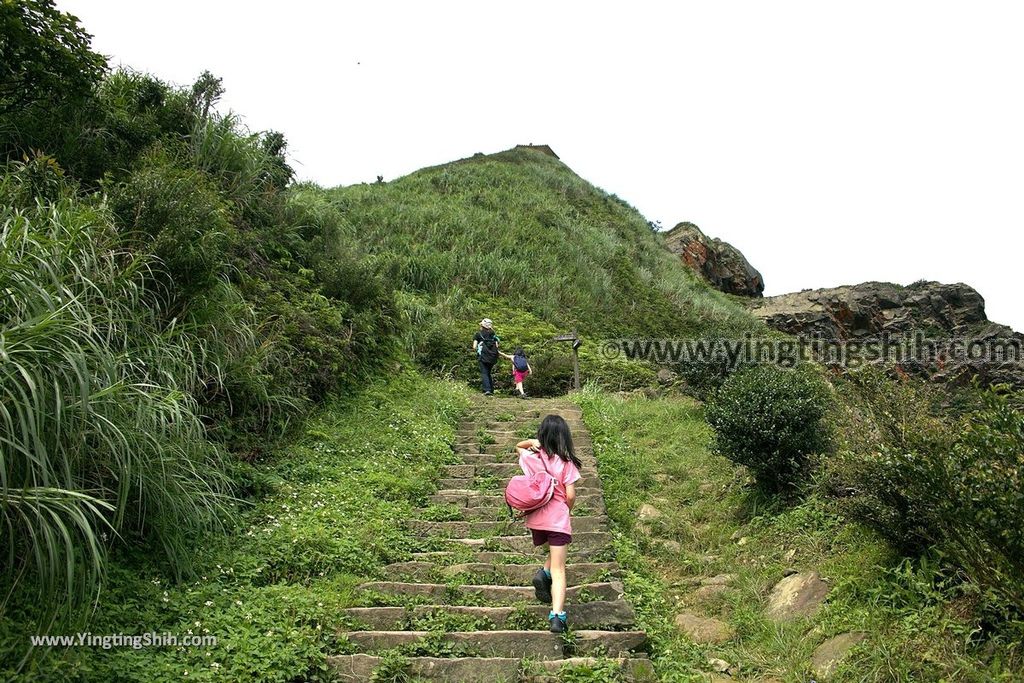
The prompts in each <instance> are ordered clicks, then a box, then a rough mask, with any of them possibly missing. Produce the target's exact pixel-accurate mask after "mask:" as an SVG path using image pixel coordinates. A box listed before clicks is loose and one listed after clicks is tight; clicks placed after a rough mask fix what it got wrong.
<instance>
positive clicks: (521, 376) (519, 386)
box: [498, 346, 533, 398]
mask: <svg viewBox="0 0 1024 683" xmlns="http://www.w3.org/2000/svg"><path fill="white" fill-rule="evenodd" d="M498 353H501V352H500V351H499V352H498ZM501 356H502V358H508V359H509V360H510V361H512V383H513V384H515V385H516V391H518V392H519V398H526V390H525V389H523V380H525V379H526V376H527V375H529V374H530V373H531V372H533V368H531V367H530V360H529V359H528V358H527V357H526V352H524V351H523V347H521V346H519V347H516V350H515V353H513V354H512V355H511V356H510V355H508V354H507V353H501Z"/></svg>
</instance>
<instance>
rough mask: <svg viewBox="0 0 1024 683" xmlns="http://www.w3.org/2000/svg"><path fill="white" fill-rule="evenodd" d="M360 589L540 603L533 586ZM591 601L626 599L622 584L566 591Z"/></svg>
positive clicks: (394, 584) (384, 585) (399, 584)
mask: <svg viewBox="0 0 1024 683" xmlns="http://www.w3.org/2000/svg"><path fill="white" fill-rule="evenodd" d="M359 588H360V590H366V591H376V592H378V593H385V594H388V595H401V596H405V597H419V598H430V599H431V600H437V601H439V602H444V603H446V604H451V605H459V604H464V602H465V601H466V600H470V601H473V602H475V601H477V600H487V601H489V602H493V603H495V604H500V605H510V604H514V603H517V602H530V603H534V604H535V603H536V597H535V596H534V594H533V586H495V585H465V586H449V585H447V584H443V583H408V582H405V581H369V582H367V583H363V584H360V585H359ZM581 594H582V595H585V596H586V597H587V598H588V599H590V600H618V599H620V598H621V597H622V583H620V582H618V581H607V582H601V583H586V584H583V585H580V586H571V587H570V588H568V589H567V590H566V592H565V595H566V602H567V603H568V604H570V605H571V604H572V603H573V602H575V601H576V599H577V597H578V596H580V595H581Z"/></svg>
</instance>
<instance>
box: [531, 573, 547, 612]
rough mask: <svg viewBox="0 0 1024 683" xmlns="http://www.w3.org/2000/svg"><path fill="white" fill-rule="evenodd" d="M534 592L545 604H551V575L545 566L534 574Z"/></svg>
mask: <svg viewBox="0 0 1024 683" xmlns="http://www.w3.org/2000/svg"><path fill="white" fill-rule="evenodd" d="M533 594H534V595H536V596H537V600H539V601H540V602H542V603H544V604H545V605H550V604H551V577H550V576H548V573H547V572H546V571H544V569H543V568H541V569H538V570H537V573H536V574H534V575H533Z"/></svg>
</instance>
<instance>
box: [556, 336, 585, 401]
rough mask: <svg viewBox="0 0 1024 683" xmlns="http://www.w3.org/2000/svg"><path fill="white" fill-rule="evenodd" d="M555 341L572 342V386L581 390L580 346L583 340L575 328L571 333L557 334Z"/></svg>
mask: <svg viewBox="0 0 1024 683" xmlns="http://www.w3.org/2000/svg"><path fill="white" fill-rule="evenodd" d="M555 341H559V342H562V341H567V342H572V386H573V388H574V389H576V390H577V391H579V388H580V347H581V346H583V340H582V339H580V338H579V337H578V336H577V335H576V330H575V329H574V330H573V331H572V332H570V333H569V334H559V335H556V336H555Z"/></svg>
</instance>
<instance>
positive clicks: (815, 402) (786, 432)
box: [707, 365, 829, 490]
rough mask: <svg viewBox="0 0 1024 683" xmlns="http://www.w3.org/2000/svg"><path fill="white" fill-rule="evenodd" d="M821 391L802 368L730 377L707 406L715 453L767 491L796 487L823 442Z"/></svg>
mask: <svg viewBox="0 0 1024 683" xmlns="http://www.w3.org/2000/svg"><path fill="white" fill-rule="evenodd" d="M826 387H827V385H826V384H825V383H824V381H823V380H822V379H821V378H820V377H819V376H818V375H816V374H815V373H814V371H813V370H812V369H810V368H809V367H807V366H801V368H800V369H798V370H784V369H781V368H778V367H775V366H769V365H764V366H758V367H753V368H750V369H747V370H744V371H741V372H738V373H736V374H734V375H732V376H731V377H729V379H728V380H726V381H725V383H724V384H723V385H722V386H721V388H720V389H719V390H718V391H717V392H715V394H714V395H713V397H712V399H711V401H710V402H709V403H708V406H707V416H708V421H709V422H710V423H711V426H712V427H714V429H715V433H716V437H717V445H718V449H719V450H720V451H721V452H722V454H723V455H725V456H726V457H727V458H729V459H730V460H732V461H733V462H737V463H740V464H742V465H746V466H747V467H749V468H750V469H751V471H752V472H753V473H754V476H755V477H756V478H757V480H758V482H759V483H760V484H762V485H763V486H765V487H766V488H768V489H770V490H778V489H781V488H785V487H787V486H790V485H792V484H794V483H796V481H797V480H798V479H799V478H800V477H801V476H802V475H804V474H805V472H806V470H807V469H808V456H809V455H810V454H811V453H815V452H819V451H821V450H822V449H823V448H824V447H825V446H826V444H827V442H828V439H827V430H826V428H825V425H824V423H823V422H822V417H824V415H825V412H826V411H827V410H828V405H829V400H828V392H827V388H826Z"/></svg>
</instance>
